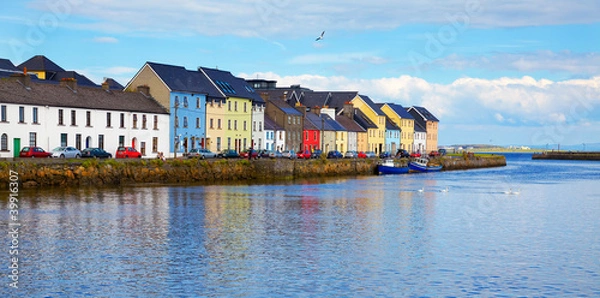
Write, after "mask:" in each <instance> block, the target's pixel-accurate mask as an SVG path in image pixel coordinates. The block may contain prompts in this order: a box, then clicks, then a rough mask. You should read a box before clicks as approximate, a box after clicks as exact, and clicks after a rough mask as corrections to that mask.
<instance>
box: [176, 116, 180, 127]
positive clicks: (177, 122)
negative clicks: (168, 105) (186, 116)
mask: <svg viewBox="0 0 600 298" xmlns="http://www.w3.org/2000/svg"><path fill="white" fill-rule="evenodd" d="M175 127H179V117H178V116H175Z"/></svg>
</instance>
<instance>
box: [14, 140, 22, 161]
mask: <svg viewBox="0 0 600 298" xmlns="http://www.w3.org/2000/svg"><path fill="white" fill-rule="evenodd" d="M20 151H21V139H13V156H14V157H19V152H20Z"/></svg>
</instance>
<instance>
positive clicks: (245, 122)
mask: <svg viewBox="0 0 600 298" xmlns="http://www.w3.org/2000/svg"><path fill="white" fill-rule="evenodd" d="M247 122H248V121H245V120H244V131H246V130H248V127H247Z"/></svg>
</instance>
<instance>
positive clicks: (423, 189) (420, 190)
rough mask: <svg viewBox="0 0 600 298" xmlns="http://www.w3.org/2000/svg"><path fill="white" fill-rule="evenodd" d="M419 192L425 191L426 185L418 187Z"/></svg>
mask: <svg viewBox="0 0 600 298" xmlns="http://www.w3.org/2000/svg"><path fill="white" fill-rule="evenodd" d="M417 191H418V192H424V191H425V187H421V189H417Z"/></svg>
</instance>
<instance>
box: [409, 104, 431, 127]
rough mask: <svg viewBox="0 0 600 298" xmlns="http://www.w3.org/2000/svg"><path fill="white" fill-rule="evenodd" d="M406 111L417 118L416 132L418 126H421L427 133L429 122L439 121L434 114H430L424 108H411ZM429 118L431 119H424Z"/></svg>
mask: <svg viewBox="0 0 600 298" xmlns="http://www.w3.org/2000/svg"><path fill="white" fill-rule="evenodd" d="M406 111H407V112H408V113H410V114H411V115H412V116H413V117H414V118H415V130H416V129H417V125H418V126H420V127H421V128H422V129H423V131H427V130H426V127H427V121H437V122H439V120H438V119H437V118H435V116H433V114H431V113H429V111H428V110H427V109H425V108H423V107H414V106H413V107H410V108H406ZM424 116H425V117H429V118H424Z"/></svg>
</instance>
